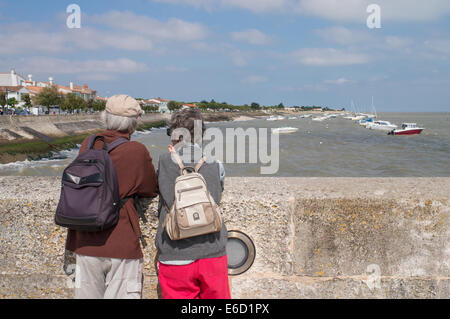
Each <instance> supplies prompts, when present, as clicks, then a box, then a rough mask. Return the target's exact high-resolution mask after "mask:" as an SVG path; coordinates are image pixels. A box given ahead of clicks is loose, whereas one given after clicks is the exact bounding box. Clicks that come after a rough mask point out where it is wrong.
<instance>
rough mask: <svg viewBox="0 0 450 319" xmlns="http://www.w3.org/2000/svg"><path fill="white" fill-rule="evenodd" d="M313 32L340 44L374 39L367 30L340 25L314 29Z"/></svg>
mask: <svg viewBox="0 0 450 319" xmlns="http://www.w3.org/2000/svg"><path fill="white" fill-rule="evenodd" d="M315 33H316V34H317V35H319V36H320V37H321V38H323V39H324V40H326V41H328V42H333V43H338V44H341V45H349V44H355V43H360V42H368V41H373V40H374V39H373V36H372V35H371V34H370V33H369V32H364V31H359V30H351V29H348V28H345V27H342V26H334V27H330V28H325V29H318V30H315Z"/></svg>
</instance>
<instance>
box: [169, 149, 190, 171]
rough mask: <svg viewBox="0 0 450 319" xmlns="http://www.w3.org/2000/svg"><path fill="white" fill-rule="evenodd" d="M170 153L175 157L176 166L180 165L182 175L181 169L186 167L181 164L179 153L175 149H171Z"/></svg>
mask: <svg viewBox="0 0 450 319" xmlns="http://www.w3.org/2000/svg"><path fill="white" fill-rule="evenodd" d="M170 154H172V157H173V158H174V159H175V161H176V162H177V164H178V166H179V167H180V172H181V175H183V171H184V170H185V169H186V167H185V166H184V164H183V161H182V160H181V157H180V155H178V153H177V151H175V150H174V151H173V152H171V153H170Z"/></svg>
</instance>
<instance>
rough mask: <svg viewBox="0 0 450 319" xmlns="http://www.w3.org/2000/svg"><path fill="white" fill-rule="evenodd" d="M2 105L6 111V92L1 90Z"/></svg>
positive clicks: (0, 103)
mask: <svg viewBox="0 0 450 319" xmlns="http://www.w3.org/2000/svg"><path fill="white" fill-rule="evenodd" d="M0 105H1V106H2V112H3V113H5V106H6V94H5V92H0Z"/></svg>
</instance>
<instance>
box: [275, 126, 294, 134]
mask: <svg viewBox="0 0 450 319" xmlns="http://www.w3.org/2000/svg"><path fill="white" fill-rule="evenodd" d="M297 131H298V128H296V127H279V128H273V129H272V133H273V134H291V133H295V132H297Z"/></svg>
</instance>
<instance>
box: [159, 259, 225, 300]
mask: <svg viewBox="0 0 450 319" xmlns="http://www.w3.org/2000/svg"><path fill="white" fill-rule="evenodd" d="M158 278H159V285H160V287H161V295H162V298H163V299H230V298H231V295H230V287H229V283H228V262H227V256H223V257H219V258H209V259H199V260H196V261H195V262H194V263H192V264H189V265H184V266H175V265H164V264H162V263H159V273H158Z"/></svg>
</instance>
